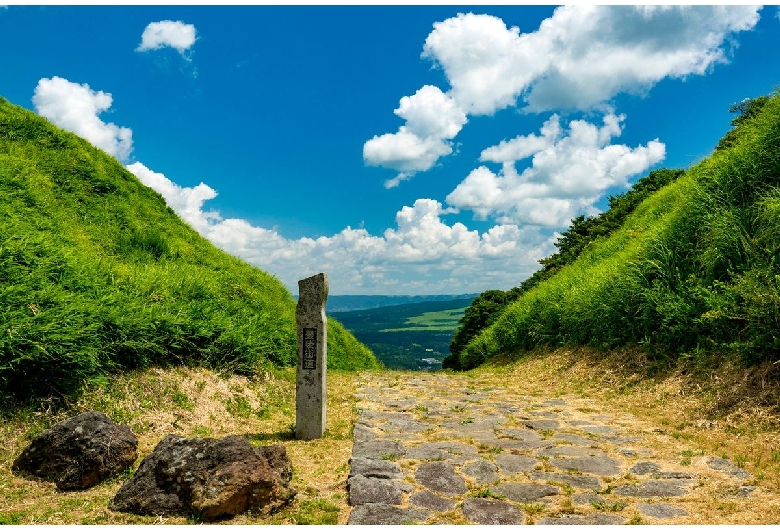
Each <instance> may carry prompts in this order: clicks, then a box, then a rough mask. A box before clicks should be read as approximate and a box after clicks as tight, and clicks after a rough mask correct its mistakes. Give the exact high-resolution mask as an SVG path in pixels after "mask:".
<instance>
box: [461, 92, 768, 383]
mask: <svg viewBox="0 0 780 530" xmlns="http://www.w3.org/2000/svg"><path fill="white" fill-rule="evenodd" d="M731 138H732V140H733V141H732V142H731V143H730V146H728V147H724V148H722V149H719V150H718V151H716V152H715V153H713V154H712V155H711V156H710V157H709V158H707V159H706V160H704V161H702V162H701V163H699V164H698V165H696V166H694V167H693V168H691V169H689V170H688V171H687V172H686V174H685V175H684V176H682V177H680V178H679V179H678V180H676V181H674V182H672V183H671V184H669V185H667V186H665V187H663V188H662V189H660V190H659V191H657V192H655V193H654V194H653V195H651V196H650V197H649V198H647V199H646V200H644V201H643V202H642V203H641V204H640V205H639V206H638V207H637V209H636V210H635V211H634V212H633V213H632V214H631V215H630V216H629V217H628V218H627V219H626V221H625V223H624V224H623V226H622V227H621V228H620V229H619V230H617V231H616V232H614V233H612V234H611V235H610V236H609V237H608V238H607V239H604V240H596V241H595V242H594V243H593V244H591V245H590V246H588V247H587V248H586V250H585V251H584V252H583V253H582V254H581V255H580V256H579V258H578V259H577V260H576V261H575V262H574V263H572V264H569V265H565V266H564V267H562V268H561V269H560V270H559V271H558V272H557V273H556V274H555V275H553V276H552V277H551V278H550V279H548V280H546V281H544V282H542V283H540V284H539V285H537V286H536V287H534V288H532V289H531V290H529V291H528V292H526V293H524V294H523V295H522V296H521V297H520V298H519V299H518V300H517V301H516V302H515V303H514V304H512V305H511V306H510V307H509V308H507V309H506V310H505V311H504V313H503V314H502V316H501V317H500V318H499V319H498V320H497V321H496V322H495V323H494V324H493V325H492V326H491V327H489V328H487V329H486V330H484V331H483V332H482V333H481V334H480V335H478V336H477V337H476V338H475V339H474V340H472V341H471V342H470V343H469V344H468V345H467V346H466V348H465V349H464V350H463V352H462V353H461V354H460V358H459V363H460V366H462V367H464V368H471V367H474V366H477V365H479V364H481V363H482V362H484V361H485V360H486V359H487V358H489V357H491V356H493V355H496V354H498V353H509V352H517V351H520V352H522V351H525V350H529V349H532V348H534V347H537V346H542V345H543V346H552V347H556V346H561V345H566V344H568V345H574V344H579V345H589V346H595V347H598V348H603V349H608V348H615V347H618V346H622V345H628V344H641V345H643V346H645V348H646V349H647V350H648V352H649V353H650V354H651V356H652V357H653V358H655V359H658V360H672V359H676V358H678V357H679V356H681V355H682V356H686V357H688V358H691V359H693V360H694V361H701V362H704V361H706V360H707V359H708V358H709V357H710V356H712V355H715V354H718V355H721V354H722V355H734V356H738V357H739V358H740V359H741V360H742V361H744V362H746V363H749V364H752V363H758V362H762V361H767V360H776V359H780V253H779V252H778V250H780V237H779V236H780V228H779V227H780V96H778V95H777V94H775V95H773V96H772V97H771V98H769V100H768V101H767V102H766V104H764V105H763V108H761V110H760V112H757V113H756V115H755V116H752V117H751V119H750V120H744V121H743V122H741V124H740V130H739V134H736V135H732V136H731Z"/></svg>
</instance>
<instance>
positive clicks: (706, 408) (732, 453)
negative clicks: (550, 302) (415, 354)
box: [474, 348, 780, 524]
mask: <svg viewBox="0 0 780 530" xmlns="http://www.w3.org/2000/svg"><path fill="white" fill-rule="evenodd" d="M474 373H475V374H476V375H478V376H479V377H484V378H487V379H488V380H489V379H490V378H492V377H495V378H496V380H497V381H498V382H500V381H507V380H512V381H517V382H518V383H517V384H518V386H521V387H522V393H524V394H532V395H545V396H548V397H555V396H565V395H569V396H570V395H576V396H580V397H582V398H586V399H587V400H588V401H590V402H592V403H593V404H592V405H588V406H590V407H592V408H593V409H597V410H599V411H601V412H603V413H606V414H611V415H614V416H615V417H621V416H625V415H626V414H631V415H633V416H634V417H636V418H637V423H638V424H640V425H637V427H636V428H637V429H642V430H643V431H645V432H650V433H651V434H652V436H648V437H645V442H647V441H648V440H649V441H651V443H652V444H653V445H652V446H650V448H651V449H654V450H656V451H658V452H661V453H666V454H674V453H675V452H677V453H680V452H681V451H680V448H681V447H685V448H687V451H690V453H693V455H692V457H690V458H688V460H692V463H688V462H686V461H685V460H686V458H687V457H686V456H685V455H688V454H690V453H689V452H685V454H684V455H681V456H680V457H679V459H680V462H681V467H680V470H685V469H688V467H687V466H690V465H693V466H694V467H698V468H699V469H706V468H704V467H703V466H702V465H701V462H698V460H701V459H703V457H698V458H697V456H698V455H701V454H706V455H715V456H720V457H723V458H727V459H729V460H730V461H731V462H733V463H736V464H737V465H739V466H740V467H743V468H744V469H745V470H747V471H748V472H750V473H751V474H752V475H753V476H754V479H753V480H752V482H751V484H752V485H756V486H759V489H758V490H756V492H755V493H754V494H752V495H751V496H749V497H747V498H744V499H743V498H728V497H727V496H725V495H723V493H724V492H722V491H719V490H717V489H714V488H700V489H697V490H696V491H697V492H698V494H697V496H696V498H695V500H692V501H691V504H690V505H689V506H688V511H689V512H690V513H691V514H692V515H691V517H690V520H689V521H687V523H690V524H707V523H708V522H712V521H718V522H719V523H723V524H778V523H780V505H778V503H777V498H778V496H779V495H780V432H778V430H779V428H780V377H778V376H780V367H779V366H776V365H764V366H759V367H753V368H748V369H745V368H741V367H739V366H736V365H734V364H732V363H728V362H724V363H721V364H719V365H717V366H712V367H710V368H709V369H708V370H705V369H699V370H697V371H693V370H690V369H689V368H688V367H686V366H685V365H680V366H678V367H675V368H668V369H665V370H659V369H658V368H657V367H654V366H653V365H652V363H650V362H649V361H648V360H647V358H646V356H645V355H644V354H643V353H642V352H641V351H638V350H631V351H620V352H610V353H601V352H597V351H594V350H591V349H588V348H575V349H569V348H562V349H559V350H556V351H552V352H550V351H539V352H535V353H533V354H530V355H529V356H527V357H525V358H524V359H522V360H520V361H511V360H508V359H495V360H494V361H492V362H491V363H489V364H488V365H486V366H484V367H481V368H479V369H477V370H475V371H474Z"/></svg>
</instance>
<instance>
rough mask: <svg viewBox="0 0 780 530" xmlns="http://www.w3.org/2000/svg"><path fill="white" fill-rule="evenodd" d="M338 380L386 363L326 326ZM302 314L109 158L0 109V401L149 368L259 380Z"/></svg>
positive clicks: (291, 343)
mask: <svg viewBox="0 0 780 530" xmlns="http://www.w3.org/2000/svg"><path fill="white" fill-rule="evenodd" d="M329 332H330V333H329V337H328V354H329V358H328V361H329V366H330V367H331V368H337V369H338V368H340V369H356V368H363V367H374V366H376V365H377V361H376V359H375V358H374V356H373V355H372V353H371V352H370V351H369V350H368V349H367V348H366V347H365V346H363V345H362V344H360V343H359V342H358V341H357V340H356V339H355V338H354V337H353V336H352V335H351V334H350V333H348V332H347V331H346V330H345V329H344V328H343V327H342V326H341V325H340V324H339V323H337V322H335V321H333V320H331V321H330V322H329ZM295 335H296V331H295V302H294V301H293V298H292V296H291V295H290V293H289V292H288V291H287V290H286V289H285V287H284V286H283V285H282V284H281V283H280V282H279V281H278V280H277V279H276V278H274V277H272V276H270V275H268V274H266V273H264V272H263V271H260V270H258V269H257V268H255V267H253V266H251V265H248V264H247V263H245V262H242V261H241V260H239V259H237V258H234V257H231V256H229V255H228V254H226V253H225V252H223V251H221V250H219V249H217V248H216V247H215V246H214V245H212V244H211V243H210V242H208V241H207V240H205V239H204V238H203V237H201V236H200V235H198V233H197V232H195V231H194V230H193V229H192V228H190V227H189V226H188V225H186V224H185V223H184V222H183V221H181V219H179V217H178V216H177V215H176V214H175V213H174V212H173V210H171V209H170V208H169V207H167V206H166V204H165V201H164V200H163V198H162V197H161V196H160V195H159V194H158V193H156V192H155V191H153V190H152V189H150V188H148V187H146V186H144V185H143V184H141V183H140V182H139V181H138V179H136V177H135V176H133V175H132V174H130V173H129V172H127V171H126V170H125V169H124V167H123V166H122V165H121V164H120V163H119V162H118V161H117V160H115V159H114V158H112V157H110V156H109V155H107V154H106V153H104V152H103V151H100V150H98V149H96V148H94V147H93V146H92V145H90V144H89V143H88V142H86V141H85V140H83V139H81V138H79V137H77V136H76V135H74V134H71V133H68V132H65V131H62V130H60V129H58V128H57V127H54V126H53V125H51V124H50V123H49V122H48V121H46V120H45V119H43V118H40V117H38V116H36V115H35V114H33V113H31V112H29V111H27V110H24V109H22V108H20V107H17V106H14V105H12V104H10V103H9V102H7V101H6V100H4V99H2V98H0V396H2V397H3V398H5V399H9V398H13V399H19V398H27V397H31V396H48V395H56V394H71V393H73V392H76V391H78V389H79V388H80V387H81V385H82V384H83V383H85V382H95V381H100V380H101V379H104V378H105V377H107V376H109V375H110V374H112V373H115V372H117V371H123V370H127V369H134V368H143V367H146V366H167V365H190V366H195V365H201V366H207V367H211V368H215V369H218V370H221V371H227V372H235V373H240V374H253V373H256V372H258V371H261V370H268V369H272V368H273V367H279V366H289V365H293V364H294V363H295V360H296V336H295Z"/></svg>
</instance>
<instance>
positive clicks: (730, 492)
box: [717, 486, 756, 498]
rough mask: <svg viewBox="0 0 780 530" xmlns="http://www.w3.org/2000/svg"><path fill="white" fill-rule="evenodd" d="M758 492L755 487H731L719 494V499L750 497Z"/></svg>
mask: <svg viewBox="0 0 780 530" xmlns="http://www.w3.org/2000/svg"><path fill="white" fill-rule="evenodd" d="M755 490H756V487H755V486H731V487H728V488H726V489H725V490H723V491H720V492H718V493H717V496H718V497H737V498H745V497H749V496H750V494H751V493H753V492H754V491H755Z"/></svg>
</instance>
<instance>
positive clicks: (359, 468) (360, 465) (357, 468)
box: [349, 456, 403, 479]
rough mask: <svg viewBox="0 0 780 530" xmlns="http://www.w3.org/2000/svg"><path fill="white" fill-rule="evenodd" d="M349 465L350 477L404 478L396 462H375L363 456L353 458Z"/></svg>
mask: <svg viewBox="0 0 780 530" xmlns="http://www.w3.org/2000/svg"><path fill="white" fill-rule="evenodd" d="M349 465H350V471H349V476H350V477H354V476H356V475H363V476H364V477H373V478H390V479H395V478H403V475H402V474H401V468H400V467H399V465H398V464H396V463H395V462H390V461H389V460H374V459H370V458H363V457H361V456H353V457H352V458H350V460H349Z"/></svg>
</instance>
